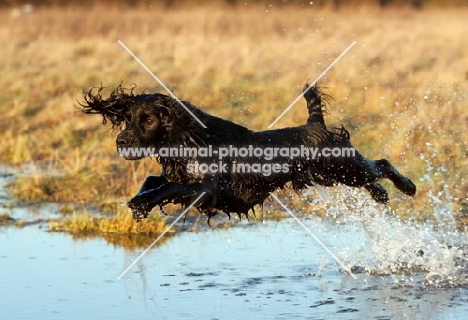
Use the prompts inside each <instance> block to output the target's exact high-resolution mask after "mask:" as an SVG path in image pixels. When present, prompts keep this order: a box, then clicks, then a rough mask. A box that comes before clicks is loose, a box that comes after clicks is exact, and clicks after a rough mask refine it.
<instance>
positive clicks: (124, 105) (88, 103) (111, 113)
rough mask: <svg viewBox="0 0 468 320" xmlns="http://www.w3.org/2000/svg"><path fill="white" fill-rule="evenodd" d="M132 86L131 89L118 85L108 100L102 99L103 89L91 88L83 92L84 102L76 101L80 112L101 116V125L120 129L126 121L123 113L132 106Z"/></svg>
mask: <svg viewBox="0 0 468 320" xmlns="http://www.w3.org/2000/svg"><path fill="white" fill-rule="evenodd" d="M135 87H136V86H134V87H133V88H131V89H127V88H123V87H122V84H121V83H120V84H119V86H118V87H117V88H115V89H114V91H112V92H111V94H110V96H109V98H107V99H103V98H102V91H103V90H104V88H105V87H103V86H102V85H101V87H93V88H91V89H89V90H83V97H84V101H78V104H79V105H80V107H81V111H82V112H84V113H86V114H100V115H102V123H103V124H106V123H108V122H110V123H111V124H112V127H113V128H120V127H121V126H122V125H123V124H124V123H125V121H126V118H125V112H126V111H127V110H128V109H129V107H130V104H132V99H133V98H134V97H135V95H134V94H133V89H135Z"/></svg>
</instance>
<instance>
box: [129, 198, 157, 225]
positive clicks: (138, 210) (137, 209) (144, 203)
mask: <svg viewBox="0 0 468 320" xmlns="http://www.w3.org/2000/svg"><path fill="white" fill-rule="evenodd" d="M127 206H128V207H129V208H130V209H131V210H132V216H133V219H135V221H136V222H140V221H141V219H145V218H147V217H148V213H149V212H150V211H151V209H152V207H151V206H150V205H149V201H148V199H147V197H146V196H145V195H144V194H143V195H142V194H139V195H136V196H135V197H134V198H133V199H131V200H130V201H129V202H128V203H127Z"/></svg>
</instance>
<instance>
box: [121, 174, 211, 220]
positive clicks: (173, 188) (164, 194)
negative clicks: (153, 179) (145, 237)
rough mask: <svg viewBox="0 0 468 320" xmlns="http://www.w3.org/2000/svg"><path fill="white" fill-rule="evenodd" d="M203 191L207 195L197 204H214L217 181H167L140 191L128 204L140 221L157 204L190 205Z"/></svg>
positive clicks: (205, 205)
mask: <svg viewBox="0 0 468 320" xmlns="http://www.w3.org/2000/svg"><path fill="white" fill-rule="evenodd" d="M203 192H205V195H204V196H203V197H202V198H201V199H200V200H199V201H198V203H197V204H196V206H197V207H207V206H208V207H212V206H214V204H215V201H216V183H214V182H213V180H209V181H205V182H204V183H193V184H188V185H181V184H177V183H172V182H169V183H165V184H162V185H161V186H159V187H157V188H155V189H146V190H143V191H141V192H139V193H138V194H137V195H136V196H135V197H134V198H133V199H131V200H130V201H129V202H128V206H129V207H130V209H132V214H133V218H134V219H135V220H136V221H140V220H141V219H142V218H146V217H148V213H149V212H150V211H151V210H152V209H153V208H154V207H155V206H157V205H161V204H166V203H170V202H172V203H174V204H177V203H182V204H184V205H190V204H192V203H193V201H195V199H196V198H197V197H198V196H199V195H200V194H201V193H203Z"/></svg>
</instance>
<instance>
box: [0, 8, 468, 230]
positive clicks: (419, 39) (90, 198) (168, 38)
mask: <svg viewBox="0 0 468 320" xmlns="http://www.w3.org/2000/svg"><path fill="white" fill-rule="evenodd" d="M267 10H268V11H267ZM465 27H466V13H465V12H463V11H449V10H447V11H410V10H407V11H404V10H398V11H391V10H386V11H379V10H377V9H373V10H364V9H363V10H361V11H359V10H354V11H352V10H348V11H338V12H333V11H326V10H325V11H319V10H317V9H316V8H315V7H314V6H310V7H300V6H291V7H287V6H286V7H282V8H281V9H279V8H276V7H264V6H250V5H247V6H243V7H223V6H219V7H210V8H208V7H196V8H190V9H177V10H169V9H162V8H157V7H152V8H140V9H127V10H120V11H119V10H118V9H116V8H113V7H110V8H106V7H99V6H98V7H92V8H61V9H59V8H49V9H45V8H44V9H39V10H38V11H36V12H35V13H34V14H32V15H28V16H20V17H17V18H13V17H11V16H10V15H9V12H8V11H0V43H1V46H0V55H1V56H2V57H3V59H2V60H1V61H0V64H1V68H0V87H1V88H3V92H2V101H1V104H0V108H1V113H2V118H1V119H0V129H1V130H0V157H1V158H2V159H3V161H6V162H8V163H10V164H24V163H28V164H29V168H30V170H29V171H28V172H27V173H25V174H24V175H22V177H21V178H19V179H18V180H17V181H16V183H14V184H13V185H12V186H11V190H12V191H13V194H14V195H15V196H16V197H18V198H19V199H22V200H27V201H61V202H69V201H72V202H94V203H98V204H100V203H112V202H114V203H116V202H118V201H119V200H121V199H129V198H130V197H131V195H132V194H133V193H135V192H136V191H137V190H138V187H139V184H140V183H141V182H142V180H143V179H144V176H145V175H146V174H148V173H149V172H151V173H157V172H159V170H160V169H159V167H158V165H157V164H156V163H155V162H154V161H151V160H148V159H146V160H143V161H139V162H127V161H124V160H123V159H121V158H120V157H119V156H118V155H117V153H116V151H115V144H114V138H115V133H114V132H112V131H109V129H108V128H106V127H104V126H102V125H101V124H100V122H101V119H100V118H99V117H98V116H95V117H92V116H85V115H83V114H81V113H80V112H79V110H77V109H76V108H74V107H73V106H74V105H76V100H80V99H81V97H82V96H81V91H82V89H84V88H89V87H92V86H99V85H100V84H101V83H102V84H103V85H104V86H108V87H110V88H112V87H113V86H116V85H117V84H118V82H119V80H120V79H123V81H124V82H125V83H128V84H130V83H136V84H138V86H139V88H140V89H141V90H143V89H147V90H148V91H150V92H153V91H157V92H163V89H162V88H160V87H159V86H158V85H157V83H156V82H155V81H154V79H153V78H152V77H151V76H150V75H149V74H148V73H147V72H146V71H145V70H144V69H143V68H142V67H141V66H140V65H139V64H138V63H137V62H136V61H135V60H134V59H133V58H132V57H131V56H130V55H129V54H128V53H127V52H126V51H125V50H124V49H123V48H122V47H121V46H120V45H119V44H118V43H117V40H121V41H123V42H124V43H125V44H126V45H127V46H128V47H129V48H130V49H131V50H132V51H133V52H134V53H135V54H136V55H137V56H138V57H139V58H140V59H141V60H142V61H143V62H144V63H145V64H146V65H147V66H148V67H149V68H150V69H151V70H152V71H154V73H155V74H156V75H157V76H158V77H159V78H160V79H162V81H163V82H165V83H166V84H167V85H168V86H169V87H171V88H173V87H174V88H175V93H176V94H177V95H178V96H179V97H180V98H182V99H188V100H190V101H191V102H192V103H194V104H195V105H198V106H201V107H202V108H203V110H205V111H207V112H209V113H211V114H214V115H216V116H220V117H223V118H228V119H230V120H233V121H235V122H237V123H241V124H245V125H247V126H248V127H249V128H251V129H255V130H263V129H266V127H267V126H268V125H269V124H270V123H271V122H272V121H273V120H274V119H275V118H276V117H277V116H278V115H279V114H280V113H281V112H282V111H283V110H284V109H285V108H286V107H287V106H288V105H289V104H290V103H291V102H292V101H293V100H294V99H295V98H296V97H297V95H299V94H300V92H301V88H302V86H303V85H304V83H305V82H306V81H307V80H308V81H309V82H311V81H313V80H314V79H315V78H316V77H317V76H318V75H319V74H320V73H321V72H322V71H323V70H324V69H325V68H326V67H327V66H328V65H329V64H330V63H331V62H332V61H333V60H334V59H335V58H336V57H337V56H338V55H340V54H341V52H342V51H343V50H344V49H345V48H346V47H348V46H349V45H350V44H351V43H352V42H353V41H356V45H355V46H354V47H353V48H352V49H351V50H350V51H349V52H348V53H347V54H346V55H345V56H344V57H343V58H342V59H341V60H340V61H339V62H338V63H337V64H336V65H335V66H334V67H333V68H332V69H331V70H330V71H329V72H328V73H327V74H326V76H325V77H324V78H323V79H322V80H321V83H322V86H324V87H326V88H327V91H328V93H329V94H331V95H332V96H333V97H334V101H332V102H331V104H330V108H329V109H330V110H329V111H330V112H329V116H327V118H326V121H327V123H328V124H338V123H340V122H342V123H343V124H344V125H345V127H347V128H348V129H349V130H350V133H351V139H352V142H353V144H354V145H355V146H356V148H357V149H358V150H360V152H361V153H363V154H364V155H366V156H368V157H369V158H381V157H385V158H388V159H389V160H391V162H392V163H393V164H394V165H395V166H396V167H397V168H398V169H399V170H400V171H401V172H402V173H404V174H406V175H408V176H410V177H411V178H412V179H413V180H414V181H415V183H416V184H417V185H418V193H417V195H416V197H415V198H408V197H405V196H403V195H401V194H400V193H397V192H393V190H394V188H393V187H392V186H390V184H389V183H385V185H386V186H388V187H389V189H390V193H391V197H392V200H391V203H390V206H391V207H392V209H393V210H394V211H395V212H396V213H398V214H401V215H403V216H418V217H420V218H422V219H425V218H431V217H432V215H433V209H434V199H431V198H430V197H429V196H428V193H430V192H432V193H433V194H435V197H436V198H439V199H441V200H442V201H446V202H450V203H452V205H453V210H454V212H456V213H457V214H459V215H460V221H461V219H462V218H463V217H462V212H466V203H467V202H468V200H467V199H466V194H467V193H468V185H467V183H466V181H465V176H466V173H467V164H468V163H467V162H468V161H467V151H466V150H467V143H468V133H467V132H468V131H467V130H466V125H467V121H468V111H467V109H466V106H467V91H466V87H467V84H468V56H467V55H466V52H468V44H467V42H466V41H465V37H466V36H465V31H464V30H465ZM306 118H307V111H306V108H305V106H304V103H303V102H302V101H301V102H299V103H298V104H297V105H296V106H295V107H294V108H293V109H292V110H291V111H290V112H289V113H288V114H286V116H285V117H284V118H282V119H281V121H280V122H279V123H278V124H277V125H276V127H284V126H293V125H298V124H301V123H303V122H304V121H305V120H306ZM429 166H432V167H429ZM444 186H448V190H449V194H450V198H449V199H446V196H445V194H444V193H441V192H442V191H443V187H444ZM438 193H440V194H438ZM463 206H465V207H464V208H462V207H463ZM463 210H464V211H463ZM83 219H84V221H88V220H86V219H93V218H91V217H86V216H85V217H83ZM93 221H94V220H93ZM86 223H88V222H86ZM92 223H93V224H95V223H97V222H96V221H94V222H92Z"/></svg>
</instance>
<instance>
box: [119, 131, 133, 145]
mask: <svg viewBox="0 0 468 320" xmlns="http://www.w3.org/2000/svg"><path fill="white" fill-rule="evenodd" d="M134 140H135V139H134V138H133V135H132V134H131V133H130V132H126V131H123V132H121V133H120V134H119V135H118V136H117V139H116V143H117V145H118V146H120V147H125V146H129V145H131V144H132V143H133V141H134Z"/></svg>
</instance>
